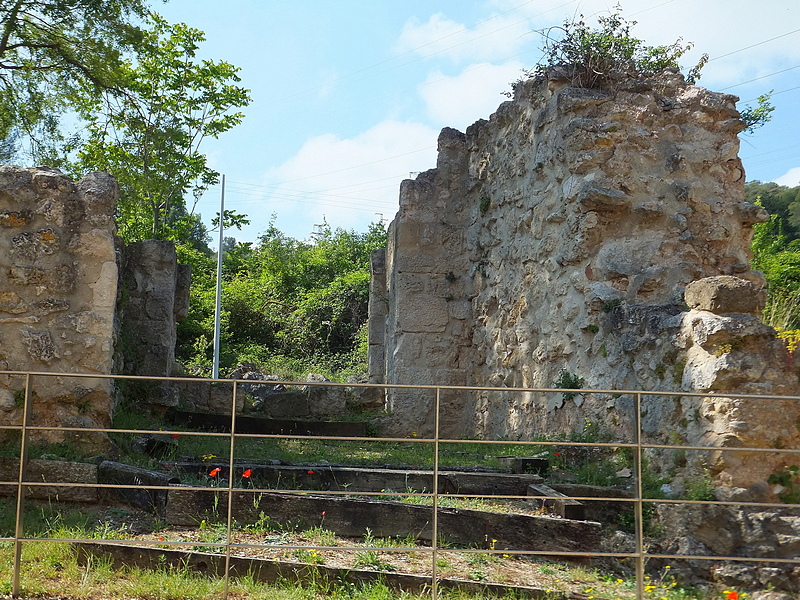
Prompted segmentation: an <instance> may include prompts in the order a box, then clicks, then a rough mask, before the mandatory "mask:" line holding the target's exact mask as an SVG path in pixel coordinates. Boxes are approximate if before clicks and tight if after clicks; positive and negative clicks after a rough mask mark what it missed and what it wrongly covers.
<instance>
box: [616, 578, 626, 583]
mask: <svg viewBox="0 0 800 600" xmlns="http://www.w3.org/2000/svg"><path fill="white" fill-rule="evenodd" d="M617 583H625V580H624V579H617Z"/></svg>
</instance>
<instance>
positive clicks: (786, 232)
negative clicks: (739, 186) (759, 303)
mask: <svg viewBox="0 0 800 600" xmlns="http://www.w3.org/2000/svg"><path fill="white" fill-rule="evenodd" d="M745 200H747V201H748V202H753V203H758V204H760V205H761V206H763V207H764V208H766V209H767V210H768V211H769V212H770V214H771V215H772V217H771V219H770V220H769V221H768V222H767V223H761V224H758V225H756V226H755V227H754V228H753V229H754V232H755V234H754V236H753V263H752V264H753V268H754V269H758V270H760V271H762V272H763V273H764V276H765V277H766V278H767V284H768V286H769V298H768V301H767V307H766V308H765V309H764V320H765V321H766V322H767V323H768V324H770V325H773V326H774V327H777V328H780V329H797V328H798V327H800V186H798V187H794V188H788V187H785V186H781V185H778V184H776V183H761V182H760V181H751V182H749V183H748V184H747V185H746V186H745Z"/></svg>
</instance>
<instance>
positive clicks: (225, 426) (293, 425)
mask: <svg viewBox="0 0 800 600" xmlns="http://www.w3.org/2000/svg"><path fill="white" fill-rule="evenodd" d="M171 420H172V422H173V423H174V424H175V425H181V426H184V427H190V428H193V429H201V430H209V431H221V432H225V433H228V432H230V430H231V416H230V415H220V414H211V413H199V412H190V411H182V410H179V411H174V412H173V413H171ZM236 433H263V434H267V435H325V436H342V437H367V423H365V422H362V421H311V420H299V419H265V418H261V417H248V416H244V415H237V416H236Z"/></svg>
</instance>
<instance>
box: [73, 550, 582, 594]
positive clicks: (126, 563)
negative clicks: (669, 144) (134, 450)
mask: <svg viewBox="0 0 800 600" xmlns="http://www.w3.org/2000/svg"><path fill="white" fill-rule="evenodd" d="M73 547H75V548H76V549H77V551H78V563H79V564H80V565H82V566H85V565H87V564H89V563H90V562H91V561H92V560H93V558H94V557H96V556H106V557H109V558H110V559H111V561H112V566H113V568H115V569H120V568H125V567H139V568H142V569H158V568H164V567H165V566H166V567H174V568H176V569H189V570H191V571H195V572H199V573H203V574H205V575H209V576H213V577H224V575H225V555H224V554H212V553H209V552H192V551H186V550H172V549H162V548H153V547H148V546H137V545H131V544H103V543H98V542H74V543H73ZM229 574H230V576H231V577H234V578H236V577H244V576H249V577H252V578H253V579H254V580H255V581H259V582H263V583H274V582H277V581H291V582H297V583H303V582H309V583H311V582H314V583H323V584H336V583H348V584H359V583H377V582H381V583H383V584H385V585H387V586H389V587H390V588H392V589H394V590H397V591H405V592H411V593H424V592H428V591H429V590H430V587H431V577H430V576H424V575H413V574H409V573H393V572H384V571H369V570H366V569H341V568H336V567H327V566H325V565H315V564H309V563H295V562H286V561H279V560H273V559H269V560H263V559H257V558H244V557H239V556H231V557H230V563H229ZM437 585H438V586H439V588H441V589H446V590H454V591H461V592H467V593H471V594H475V595H478V594H486V595H493V596H497V597H504V598H505V597H513V598H534V599H542V600H544V599H545V598H546V599H547V600H579V599H585V598H586V596H584V595H582V594H568V593H560V592H552V591H549V590H548V591H545V590H542V589H538V588H533V587H528V586H515V585H506V584H499V583H484V582H477V581H468V580H464V579H448V578H441V579H438V580H437Z"/></svg>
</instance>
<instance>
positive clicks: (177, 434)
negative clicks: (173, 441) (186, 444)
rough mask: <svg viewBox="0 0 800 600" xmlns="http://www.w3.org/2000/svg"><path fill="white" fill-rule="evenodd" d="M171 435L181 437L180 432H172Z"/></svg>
mask: <svg viewBox="0 0 800 600" xmlns="http://www.w3.org/2000/svg"><path fill="white" fill-rule="evenodd" d="M172 437H174V438H176V437H181V434H180V433H173V434H172Z"/></svg>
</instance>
